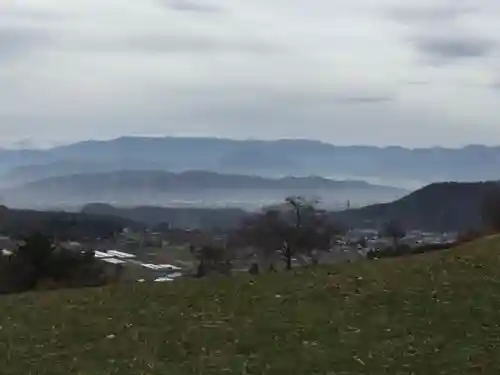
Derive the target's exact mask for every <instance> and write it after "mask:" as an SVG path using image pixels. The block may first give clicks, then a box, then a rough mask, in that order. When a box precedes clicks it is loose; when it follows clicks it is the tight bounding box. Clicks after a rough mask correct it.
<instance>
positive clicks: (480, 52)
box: [412, 36, 497, 62]
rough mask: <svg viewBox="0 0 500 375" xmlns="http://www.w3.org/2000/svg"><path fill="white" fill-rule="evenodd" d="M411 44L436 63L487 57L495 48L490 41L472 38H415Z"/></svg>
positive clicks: (493, 43)
mask: <svg viewBox="0 0 500 375" xmlns="http://www.w3.org/2000/svg"><path fill="white" fill-rule="evenodd" d="M412 43H413V45H414V46H415V47H416V48H417V50H418V51H420V52H421V53H422V54H424V55H426V56H427V57H428V58H430V59H431V60H434V61H438V62H446V61H450V60H455V59H464V58H473V57H484V56H488V55H490V54H491V53H492V52H493V51H494V50H495V48H496V47H497V44H496V43H495V42H494V41H492V40H490V39H486V38H481V37H472V36H462V37H458V36H456V37H455V36H453V37H442V36H425V37H415V38H413V39H412Z"/></svg>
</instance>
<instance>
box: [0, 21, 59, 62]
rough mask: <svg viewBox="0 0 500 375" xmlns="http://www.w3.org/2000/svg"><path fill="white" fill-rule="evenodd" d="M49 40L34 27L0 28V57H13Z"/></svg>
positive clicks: (46, 35)
mask: <svg viewBox="0 0 500 375" xmlns="http://www.w3.org/2000/svg"><path fill="white" fill-rule="evenodd" d="M48 41H50V36H49V35H48V34H47V33H46V32H45V31H44V30H39V29H36V28H32V29H22V28H14V27H10V28H8V27H3V28H0V59H8V58H14V57H16V56H19V55H21V54H23V53H24V52H27V51H30V50H32V49H33V48H36V47H39V46H41V45H43V44H44V43H46V42H48Z"/></svg>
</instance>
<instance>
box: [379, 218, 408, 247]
mask: <svg viewBox="0 0 500 375" xmlns="http://www.w3.org/2000/svg"><path fill="white" fill-rule="evenodd" d="M380 236H381V237H388V238H391V239H392V242H393V245H394V248H395V249H398V248H399V242H400V240H401V239H402V238H404V237H405V236H406V231H405V230H404V228H403V226H402V225H401V223H399V222H398V221H396V220H389V221H388V222H386V223H385V224H384V225H383V227H382V229H381V231H380Z"/></svg>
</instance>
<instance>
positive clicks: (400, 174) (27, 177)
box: [0, 137, 500, 186]
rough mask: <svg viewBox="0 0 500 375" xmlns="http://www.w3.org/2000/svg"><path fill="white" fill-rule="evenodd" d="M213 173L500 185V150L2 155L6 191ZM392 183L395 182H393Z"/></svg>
mask: <svg viewBox="0 0 500 375" xmlns="http://www.w3.org/2000/svg"><path fill="white" fill-rule="evenodd" d="M124 169H128V170H133V169H135V170H153V169H155V170H164V171H170V172H182V171H187V170H208V171H213V172H219V173H241V174H255V175H261V176H265V177H281V176H287V175H294V176H310V175H319V176H324V177H329V178H332V179H341V178H342V179H344V178H346V179H366V180H369V181H371V179H372V178H377V179H378V181H381V183H384V182H387V183H385V184H394V183H400V184H401V185H402V184H403V183H405V182H408V181H410V180H411V182H412V183H413V181H415V182H414V184H416V185H417V186H423V185H426V184H428V183H431V182H441V181H477V180H490V179H497V178H498V177H499V175H500V147H486V146H467V147H464V148H460V149H446V148H438V147H436V148H421V149H406V148H403V147H384V148H379V147H371V146H334V145H331V144H327V143H322V142H318V141H310V140H278V141H252V140H249V141H236V140H228V139H218V138H173V137H167V138H133V137H123V138H118V139H115V140H111V141H85V142H80V143H76V144H72V145H68V146H61V147H56V148H53V149H49V150H0V172H2V173H3V174H4V178H3V185H4V186H5V185H6V184H8V183H10V184H11V185H12V184H14V183H16V184H19V183H24V182H28V181H34V180H37V179H40V178H47V177H53V176H63V175H66V174H68V172H71V173H89V172H92V171H94V172H100V171H113V170H124ZM389 181H390V182H389Z"/></svg>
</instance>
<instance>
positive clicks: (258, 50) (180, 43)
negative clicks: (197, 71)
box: [68, 34, 286, 54]
mask: <svg viewBox="0 0 500 375" xmlns="http://www.w3.org/2000/svg"><path fill="white" fill-rule="evenodd" d="M68 48H76V49H84V50H87V51H94V52H127V53H134V52H135V53H137V52H139V53H199V54H207V53H221V52H242V53H253V54H270V53H278V52H285V51H286V50H285V48H283V47H279V46H276V45H272V44H271V43H267V42H261V41H258V40H241V39H240V40H231V39H224V38H216V37H209V36H197V35H160V34H154V35H143V36H138V37H130V38H127V39H125V38H122V39H109V40H99V41H97V40H92V41H88V42H82V43H80V44H78V45H70V46H68Z"/></svg>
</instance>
